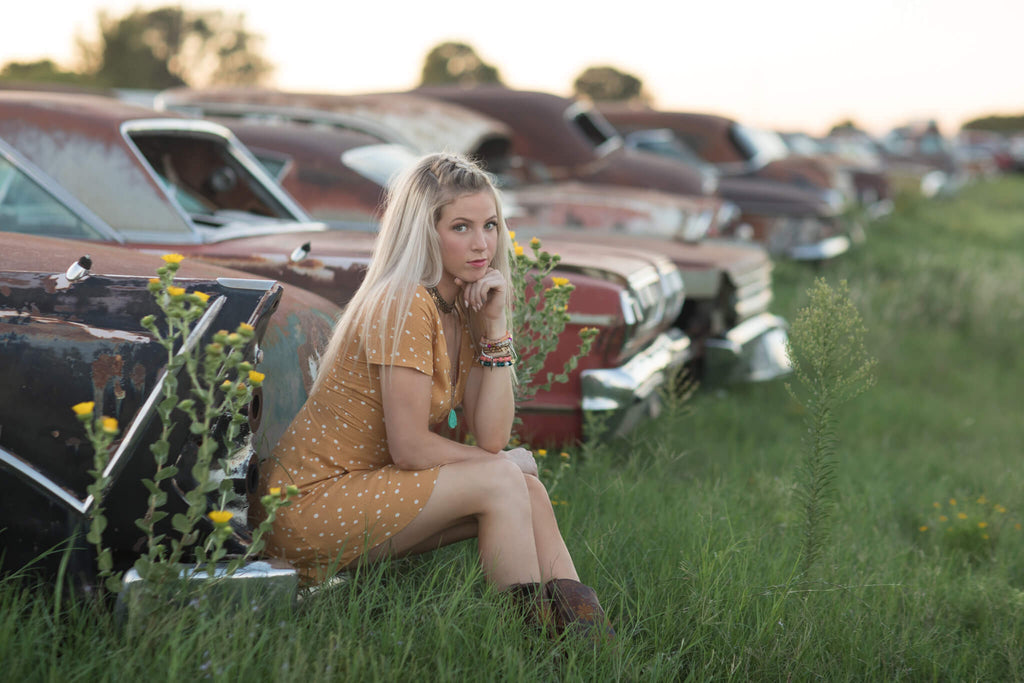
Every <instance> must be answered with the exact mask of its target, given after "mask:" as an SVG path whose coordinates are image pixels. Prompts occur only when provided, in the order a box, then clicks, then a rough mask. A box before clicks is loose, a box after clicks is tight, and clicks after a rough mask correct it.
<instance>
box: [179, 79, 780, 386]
mask: <svg viewBox="0 0 1024 683" xmlns="http://www.w3.org/2000/svg"><path fill="white" fill-rule="evenodd" d="M160 100H161V101H162V106H166V107H171V108H174V109H179V110H182V111H189V112H192V113H203V114H205V115H207V116H212V117H213V119H214V120H217V121H219V122H221V123H224V124H225V125H228V126H230V127H231V128H232V130H233V131H234V132H235V133H236V135H238V136H239V137H240V138H241V139H242V140H243V141H244V142H245V143H246V145H247V146H248V147H249V148H250V149H251V150H252V151H253V152H254V154H255V155H256V156H257V158H259V160H260V161H261V162H262V163H263V164H264V165H265V166H267V167H268V168H269V169H270V170H271V171H272V172H273V173H274V174H275V175H276V177H277V179H278V181H279V182H280V183H281V184H282V185H283V186H284V187H285V188H286V189H287V190H288V191H289V192H290V193H291V194H292V195H293V196H295V197H296V198H297V199H299V201H300V203H302V204H303V205H304V206H305V207H306V208H307V210H309V211H310V213H311V214H312V215H313V216H314V217H316V218H319V219H321V220H325V221H327V222H331V221H332V220H337V219H340V218H345V219H350V220H351V219H354V220H372V216H374V215H375V214H376V210H377V208H378V204H379V200H380V195H381V188H382V186H383V185H384V184H385V183H386V181H387V179H388V178H389V177H390V176H391V174H393V173H394V172H396V171H397V170H398V169H400V168H401V167H402V165H403V164H405V163H409V161H410V159H411V158H412V156H413V155H412V153H411V152H410V151H408V148H407V146H408V145H409V144H416V145H420V146H421V147H420V148H418V149H417V151H420V152H425V151H430V150H431V149H437V148H443V149H451V150H454V151H458V152H461V153H463V154H467V155H470V156H475V157H477V158H480V159H482V160H484V162H485V163H486V164H487V166H488V168H490V169H492V170H496V171H497V172H498V177H499V179H500V180H501V181H502V182H503V186H504V196H505V203H506V213H507V216H508V218H509V222H510V225H513V226H515V227H517V228H521V229H522V232H523V235H524V236H526V237H529V236H532V235H556V234H559V233H560V235H559V236H560V237H561V238H562V239H563V240H570V241H572V242H577V241H581V240H582V241H586V242H587V243H590V244H593V243H599V242H600V243H605V244H607V245H613V246H615V247H616V248H618V249H621V248H623V247H624V246H629V247H632V248H634V249H635V248H639V249H643V250H649V251H655V252H657V253H661V254H667V255H669V256H670V258H671V259H672V260H673V261H674V262H675V263H676V265H677V266H678V267H679V268H680V270H681V271H682V274H683V280H684V282H685V284H686V291H687V295H686V305H685V306H684V309H683V312H682V314H681V315H680V317H679V318H678V320H677V325H678V326H679V327H681V328H682V329H683V330H684V331H685V332H686V333H687V334H688V335H689V336H690V338H691V340H692V342H693V347H694V349H693V355H694V358H695V359H696V360H695V363H694V364H695V365H696V366H697V367H698V369H704V366H707V367H708V368H710V369H711V370H712V372H711V373H705V374H704V377H705V379H711V380H713V381H715V380H717V381H726V380H733V379H768V378H771V377H775V376H778V375H780V374H784V373H785V372H788V370H789V363H788V361H787V360H786V358H785V355H784V352H783V347H784V344H785V338H786V333H785V327H786V323H785V321H784V320H783V319H781V318H779V317H778V316H774V315H772V314H770V313H769V312H768V306H769V305H770V303H771V300H772V291H771V267H772V266H771V261H770V260H769V259H768V257H767V255H766V254H765V253H764V250H763V249H762V248H761V247H759V246H756V245H750V244H734V243H723V242H719V241H715V242H714V243H712V242H711V241H707V240H703V239H702V238H703V237H704V236H705V235H706V234H707V233H709V232H713V231H717V230H719V229H720V227H721V226H723V225H728V224H729V223H731V222H732V217H731V216H735V215H737V214H738V210H736V209H735V207H732V206H731V205H729V204H728V203H723V202H722V201H721V200H720V199H718V198H717V197H712V196H692V195H679V194H669V193H666V192H658V191H655V190H646V189H640V188H630V187H625V186H621V185H595V184H590V183H583V182H578V181H558V182H554V181H549V182H537V183H523V182H520V181H519V180H518V179H517V178H516V177H515V176H516V175H517V171H516V169H517V168H518V167H519V166H520V164H519V162H518V161H516V157H510V156H509V155H510V151H511V149H512V146H513V143H512V139H511V138H509V137H507V136H508V135H510V130H509V128H508V126H506V125H505V124H503V123H501V122H496V121H494V120H493V119H490V118H489V117H485V116H484V115H482V114H479V113H477V112H471V111H468V110H466V109H464V108H461V107H457V106H455V105H451V104H448V103H445V102H440V101H433V100H426V99H424V98H422V97H417V96H414V95H411V94H388V95H383V94H378V95H353V96H349V95H331V94H304V93H284V92H278V91H268V90H250V89H234V90H200V91H197V90H187V89H176V90H171V91H167V92H165V93H163V94H161V96H160ZM453 121H454V122H457V123H458V124H459V125H458V126H456V127H455V128H454V129H453V127H452V122H453ZM305 124H312V125H305ZM392 127H394V129H392ZM453 130H454V131H456V133H453V132H452V131H453ZM462 131H471V134H466V133H464V132H462ZM410 141H415V142H414V143H412V142H410ZM359 207H361V208H359ZM370 226H371V227H372V223H370Z"/></svg>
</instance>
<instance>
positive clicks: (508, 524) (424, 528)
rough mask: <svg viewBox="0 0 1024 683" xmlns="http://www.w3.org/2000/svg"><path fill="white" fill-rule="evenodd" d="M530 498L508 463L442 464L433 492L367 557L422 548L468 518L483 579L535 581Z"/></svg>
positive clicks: (536, 569)
mask: <svg viewBox="0 0 1024 683" xmlns="http://www.w3.org/2000/svg"><path fill="white" fill-rule="evenodd" d="M538 483H539V482H538ZM532 498H533V496H532V494H531V493H530V488H529V486H528V485H527V484H526V482H525V481H524V477H523V474H522V471H521V470H520V469H519V468H518V467H517V466H516V465H515V464H514V463H512V462H510V461H508V460H504V459H501V458H493V459H492V458H486V459H483V458H482V459H480V460H467V461H464V462H457V463H452V464H450V465H445V466H443V467H441V468H440V469H439V470H438V475H437V483H436V484H435V485H434V490H433V492H432V493H431V494H430V498H429V499H428V500H427V504H426V505H425V506H424V507H423V510H422V511H421V512H420V513H419V514H418V515H417V516H416V519H414V520H413V521H411V522H409V524H408V525H407V526H406V527H405V528H404V529H402V530H401V531H400V532H398V533H397V534H395V535H394V536H392V537H391V539H390V540H389V541H388V542H387V543H384V544H382V545H381V546H378V547H377V548H375V549H374V551H375V552H373V553H372V554H371V559H377V558H380V557H385V556H391V557H397V556H401V555H405V554H408V553H409V552H414V551H419V550H422V549H424V548H425V546H428V545H429V544H431V543H434V544H436V543H437V542H438V540H439V539H443V538H445V534H446V533H450V532H452V530H453V529H457V528H458V529H460V530H461V531H462V533H465V531H466V529H465V528H462V527H456V526H455V525H457V524H459V523H460V522H462V521H463V520H464V519H465V518H466V517H472V518H474V519H475V520H476V524H477V537H478V538H479V539H480V561H481V564H482V565H483V570H484V575H485V576H487V578H488V580H490V581H491V582H492V583H493V584H495V585H496V586H497V587H498V588H505V587H507V586H509V585H511V584H514V583H530V582H534V581H540V579H541V572H540V564H539V563H538V559H537V545H536V543H535V541H534V536H533V534H534V530H533V524H532V521H531V516H532V507H533V501H532ZM549 507H550V505H549ZM433 547H435V548H436V547H437V545H434V546H433Z"/></svg>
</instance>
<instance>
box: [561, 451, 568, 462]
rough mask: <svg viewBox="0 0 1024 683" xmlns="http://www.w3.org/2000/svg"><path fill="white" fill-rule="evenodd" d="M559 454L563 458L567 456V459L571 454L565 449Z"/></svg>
mask: <svg viewBox="0 0 1024 683" xmlns="http://www.w3.org/2000/svg"><path fill="white" fill-rule="evenodd" d="M559 455H560V456H562V457H563V458H565V459H566V460H568V459H569V454H568V453H566V452H565V451H562V452H561V453H559Z"/></svg>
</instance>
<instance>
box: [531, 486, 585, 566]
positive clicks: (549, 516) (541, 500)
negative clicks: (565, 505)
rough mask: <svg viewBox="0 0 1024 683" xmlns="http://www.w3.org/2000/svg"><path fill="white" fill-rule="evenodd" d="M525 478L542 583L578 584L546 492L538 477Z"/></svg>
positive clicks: (570, 558)
mask: <svg viewBox="0 0 1024 683" xmlns="http://www.w3.org/2000/svg"><path fill="white" fill-rule="evenodd" d="M524 478H525V479H526V488H527V489H529V491H530V516H531V519H532V522H533V538H534V542H535V543H536V546H537V561H538V562H539V563H540V573H541V577H542V578H541V581H545V582H546V581H549V580H551V579H573V580H576V581H579V578H580V577H579V575H578V574H577V573H576V566H575V565H574V564H573V562H572V557H571V556H570V555H569V549H568V548H567V547H566V546H565V541H564V540H563V539H562V532H561V531H559V530H558V520H557V519H555V511H554V509H553V508H552V507H551V499H550V497H548V491H547V489H546V488H544V484H543V483H542V482H541V481H540V479H538V478H537V477H532V476H529V475H527V476H526V477H524Z"/></svg>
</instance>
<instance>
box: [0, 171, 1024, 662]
mask: <svg viewBox="0 0 1024 683" xmlns="http://www.w3.org/2000/svg"><path fill="white" fill-rule="evenodd" d="M817 277H824V278H825V279H826V280H827V281H828V282H829V283H838V282H839V281H840V280H846V281H847V282H848V283H849V288H850V292H851V298H852V300H853V301H854V303H855V304H856V306H857V308H858V310H859V311H860V313H861V316H862V317H863V319H864V323H865V325H866V327H867V329H868V335H867V339H866V344H867V347H868V350H869V352H870V353H871V354H872V355H873V356H875V357H876V358H877V359H878V367H877V371H876V374H877V384H876V385H875V386H874V387H873V388H871V389H870V390H869V391H868V392H867V393H865V394H863V395H861V396H860V397H858V398H856V399H854V400H853V401H852V402H850V403H848V404H846V405H844V406H843V407H842V409H841V411H840V412H839V414H838V423H837V433H838V437H839V443H838V452H837V459H836V471H835V474H836V478H835V484H834V494H835V495H834V500H835V503H836V507H835V509H834V512H833V514H832V517H831V518H830V524H829V528H830V530H831V538H830V540H829V541H828V543H827V544H826V546H825V547H824V548H823V552H822V557H821V561H820V562H818V563H817V564H816V565H815V566H814V567H813V568H812V570H811V571H810V572H809V573H806V574H800V573H798V571H797V567H798V566H799V560H800V557H799V550H800V545H801V540H802V537H801V524H802V519H803V517H802V515H803V512H802V509H801V507H800V505H799V501H798V500H797V497H796V495H795V493H796V490H797V482H798V477H799V475H798V472H799V466H800V462H801V445H800V444H801V436H802V434H803V433H804V432H805V431H806V427H805V425H804V423H803V421H802V418H803V416H802V409H801V407H800V406H799V405H798V404H796V403H795V402H794V401H793V400H792V399H790V398H789V395H788V394H787V392H786V391H785V388H784V386H783V384H782V383H781V382H773V383H767V384H760V385H744V386H734V387H729V388H725V389H715V388H707V389H702V390H701V391H700V392H698V393H697V395H696V396H695V397H694V398H693V399H692V400H691V401H689V402H688V403H686V404H683V405H677V406H670V409H669V410H667V411H666V412H665V413H664V414H663V415H662V416H661V417H660V418H659V419H658V420H656V421H653V422H651V423H649V424H648V425H646V426H645V427H644V428H642V429H641V430H639V431H638V432H636V433H635V434H634V435H632V437H631V438H630V439H628V440H626V441H624V442H621V443H605V444H601V445H594V446H589V447H585V448H583V449H582V450H580V449H577V450H574V451H572V452H571V458H570V460H569V463H570V467H569V468H568V469H567V470H565V471H564V473H563V476H562V478H561V479H560V480H559V482H558V485H557V489H556V491H555V495H556V497H557V498H559V499H563V500H565V501H566V504H565V505H559V506H558V507H557V511H558V515H559V518H560V522H561V525H562V528H563V531H564V533H565V536H566V538H567V541H568V543H569V546H570V549H571V550H572V551H573V553H574V557H575V558H576V561H577V566H578V568H579V571H580V574H581V576H582V577H583V579H584V581H586V582H588V583H590V584H592V585H593V586H595V588H596V589H597V591H598V594H599V595H600V596H601V600H602V603H603V604H604V606H605V608H606V610H607V611H608V613H609V615H610V616H611V618H612V619H613V621H614V623H615V626H616V629H617V630H618V634H619V637H618V639H617V640H616V641H615V642H614V643H613V644H611V645H605V646H600V647H596V648H595V647H592V646H591V645H590V644H588V643H583V642H578V641H575V640H563V641H552V640H549V639H547V638H545V637H543V636H542V635H539V634H537V633H533V632H531V631H529V630H528V629H524V627H523V624H522V623H521V622H517V621H515V620H514V619H512V618H510V617H509V616H508V610H507V609H506V608H505V606H504V605H503V604H502V600H501V598H500V596H496V595H494V594H493V593H491V592H490V591H488V590H487V589H486V588H485V586H484V583H483V580H482V578H481V577H480V575H479V572H478V571H477V568H476V561H475V555H474V553H475V546H474V545H472V544H463V546H461V547H455V548H447V549H444V550H442V551H440V552H438V553H436V554H434V555H432V556H428V557H423V558H410V559H407V560H403V561H400V562H395V563H391V564H387V565H381V566H377V567H373V568H370V569H367V570H363V571H361V572H359V573H357V574H355V575H352V576H350V577H348V580H346V581H344V582H342V583H339V584H338V585H335V586H332V587H330V588H326V589H323V590H321V591H319V592H318V593H316V594H314V595H311V596H309V597H307V598H305V599H304V600H302V602H301V603H300V605H299V607H298V608H297V609H296V610H295V611H293V612H278V613H266V612H265V610H260V609H255V610H245V611H217V610H214V609H208V608H207V607H206V606H205V605H204V604H202V603H200V604H199V605H193V606H188V607H183V608H181V609H167V610H162V611H160V613H158V614H154V615H152V616H151V617H149V618H139V619H137V620H134V621H130V622H128V623H123V624H119V623H118V622H117V621H116V620H115V619H114V617H113V616H112V615H111V614H109V613H106V612H103V611H99V610H96V609H94V608H93V607H92V606H90V605H89V604H88V603H83V602H81V601H76V600H68V599H67V598H65V600H64V601H63V602H62V603H61V604H60V605H56V604H55V602H54V599H53V596H52V589H48V588H45V587H44V588H34V589H32V588H30V589H24V588H22V587H21V586H20V584H18V583H16V582H13V581H11V580H6V581H3V582H2V583H0V662H3V668H4V677H5V678H7V679H8V680H51V681H69V680H85V681H92V680H108V679H109V680H131V681H134V680H144V679H147V678H150V679H153V680H183V679H195V678H201V679H202V678H210V679H212V680H240V679H243V678H245V679H248V680H259V681H263V680H302V681H308V680H389V681H390V680H396V681H414V680H431V681H433V680H443V681H447V680H451V681H463V680H474V681H475V680H531V681H532V680H586V681H591V680H663V681H677V680H708V679H715V680H791V679H792V680H814V679H825V680H829V681H842V680H852V681H862V680H884V681H896V680H913V681H917V680H940V681H946V680H950V681H953V680H955V681H961V680H986V681H1005V680H1021V679H1024V531H1021V528H1020V524H1021V523H1022V522H1024V486H1022V484H1024V481H1022V479H1024V468H1022V458H1021V456H1022V455H1024V453H1022V450H1024V419H1022V408H1024V400H1022V399H1021V398H1020V393H1019V387H1020V383H1021V379H1022V377H1024V375H1022V368H1021V353H1020V351H1019V344H1020V342H1021V338H1022V331H1024V319H1022V318H1024V178H1020V177H1015V178H1005V179H1000V180H998V181H994V182H990V183H985V184H979V185H974V186H971V187H968V188H966V189H965V190H964V191H963V192H962V193H961V195H960V196H958V197H956V198H953V199H940V200H931V201H923V200H908V201H904V202H901V203H900V204H898V206H897V209H896V211H895V213H894V214H893V215H892V216H890V217H889V218H886V219H884V220H882V221H880V222H877V223H875V224H872V225H871V226H870V227H869V230H868V239H867V241H866V242H865V243H864V244H861V245H858V246H857V247H856V249H855V250H854V251H852V252H851V253H850V254H848V255H847V256H846V257H844V258H842V259H841V260H839V261H838V262H836V263H832V264H828V265H825V266H824V267H821V268H818V269H814V268H812V267H807V266H806V265H804V266H801V265H800V264H792V263H780V264H778V266H777V268H776V271H775V282H776V304H775V306H774V307H773V310H774V311H775V312H777V313H779V314H781V315H784V316H786V317H787V318H789V319H790V320H793V319H795V317H796V313H797V311H798V309H800V308H801V307H802V306H803V305H805V303H806V300H807V294H806V292H807V290H808V288H809V287H810V286H811V285H812V284H813V282H814V280H815V278H817ZM546 458H547V459H555V458H558V456H557V455H555V454H551V455H548V456H546ZM559 462H560V460H559ZM954 501H955V503H954Z"/></svg>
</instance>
